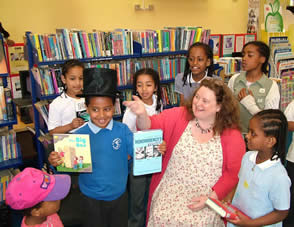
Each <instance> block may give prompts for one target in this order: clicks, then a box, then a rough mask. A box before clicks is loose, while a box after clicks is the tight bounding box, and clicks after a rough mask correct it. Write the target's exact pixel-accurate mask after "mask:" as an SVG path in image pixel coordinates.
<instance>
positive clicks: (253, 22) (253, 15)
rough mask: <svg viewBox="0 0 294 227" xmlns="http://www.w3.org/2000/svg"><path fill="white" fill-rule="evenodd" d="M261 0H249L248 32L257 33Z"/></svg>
mask: <svg viewBox="0 0 294 227" xmlns="http://www.w3.org/2000/svg"><path fill="white" fill-rule="evenodd" d="M259 4H260V1H259V0H248V22H247V33H256V32H257V30H258V21H259Z"/></svg>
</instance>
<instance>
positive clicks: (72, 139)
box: [53, 134, 92, 172]
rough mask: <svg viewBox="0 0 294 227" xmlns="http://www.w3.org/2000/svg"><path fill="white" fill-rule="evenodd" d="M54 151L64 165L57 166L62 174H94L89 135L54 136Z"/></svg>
mask: <svg viewBox="0 0 294 227" xmlns="http://www.w3.org/2000/svg"><path fill="white" fill-rule="evenodd" d="M53 141H54V150H55V151H57V152H58V153H59V155H60V156H61V158H62V160H63V163H62V164H61V165H59V166H57V171H61V172H92V161H91V150H90V138H89V135H83V134H54V135H53Z"/></svg>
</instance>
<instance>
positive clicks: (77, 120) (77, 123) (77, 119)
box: [71, 117, 85, 129]
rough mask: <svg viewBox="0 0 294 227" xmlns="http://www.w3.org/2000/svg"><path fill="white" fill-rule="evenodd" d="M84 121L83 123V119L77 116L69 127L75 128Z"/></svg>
mask: <svg viewBox="0 0 294 227" xmlns="http://www.w3.org/2000/svg"><path fill="white" fill-rule="evenodd" d="M84 123H85V121H84V120H83V119H82V118H79V117H77V118H75V119H73V120H72V122H71V127H72V129H75V128H78V127H80V126H82V125H83V124H84Z"/></svg>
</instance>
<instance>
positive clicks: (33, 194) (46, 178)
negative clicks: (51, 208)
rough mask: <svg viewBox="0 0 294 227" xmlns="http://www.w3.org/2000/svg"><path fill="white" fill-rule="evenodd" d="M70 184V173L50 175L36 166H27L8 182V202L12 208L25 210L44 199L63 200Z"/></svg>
mask: <svg viewBox="0 0 294 227" xmlns="http://www.w3.org/2000/svg"><path fill="white" fill-rule="evenodd" d="M70 186H71V180H70V176H69V175H66V174H56V175H50V174H47V173H45V172H43V171H41V170H38V169H35V168H25V169H24V170H23V171H22V172H20V173H19V174H17V175H16V176H14V177H13V179H12V181H11V182H10V183H9V184H8V187H7V190H6V204H7V205H9V206H10V207H11V208H12V209H15V210H23V209H26V208H31V207H34V206H35V205H37V204H38V203H40V202H42V201H56V200H61V199H63V198H64V197H66V195H67V194H68V192H69V189H70Z"/></svg>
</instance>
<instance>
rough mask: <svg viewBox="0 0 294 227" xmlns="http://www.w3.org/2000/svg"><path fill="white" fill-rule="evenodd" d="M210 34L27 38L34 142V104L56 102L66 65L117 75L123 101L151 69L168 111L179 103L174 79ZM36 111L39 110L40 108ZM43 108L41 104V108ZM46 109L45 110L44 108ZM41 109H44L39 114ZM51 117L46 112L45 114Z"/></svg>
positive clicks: (123, 32)
mask: <svg viewBox="0 0 294 227" xmlns="http://www.w3.org/2000/svg"><path fill="white" fill-rule="evenodd" d="M209 34H210V30H208V29H203V28H201V27H174V28H164V29H161V30H141V31H136V30H129V29H116V30H113V31H107V32H104V31H97V30H93V31H92V32H85V31H83V30H76V29H74V30H72V29H56V33H55V34H33V33H31V32H27V33H26V39H27V44H28V53H29V68H30V75H31V86H32V102H33V104H34V118H35V129H36V137H37V138H38V137H39V135H40V130H42V131H43V130H44V131H45V132H46V131H47V129H46V124H43V123H41V121H43V120H42V118H40V115H39V112H38V109H37V107H36V105H35V104H36V103H38V102H39V101H45V100H47V101H48V100H52V99H54V98H55V97H57V96H58V95H59V94H60V92H61V91H62V82H61V79H60V76H61V65H62V64H63V63H64V62H65V61H66V60H68V59H79V60H80V61H81V62H84V64H85V67H88V68H89V67H101V68H111V69H115V70H117V78H118V89H119V90H120V91H121V92H122V94H123V96H124V99H125V100H128V99H131V97H132V75H133V73H134V72H135V71H137V70H138V69H141V68H143V67H150V68H153V69H155V70H157V71H158V72H159V75H160V79H161V82H162V84H163V86H162V96H163V97H164V98H163V104H164V106H165V108H168V107H172V106H176V105H177V104H178V103H179V98H178V97H177V95H175V94H174V85H173V82H174V78H175V76H176V75H177V74H178V73H179V72H183V71H184V67H185V58H184V57H183V55H186V54H187V49H188V47H189V46H190V45H191V44H192V43H194V42H197V41H202V42H206V43H208V40H209ZM119 103H120V102H119V101H118V105H116V111H115V112H116V113H115V116H114V119H121V118H122V111H121V105H120V104H119ZM37 105H38V104H37ZM39 105H41V104H39ZM46 105H47V106H48V104H44V106H46ZM39 109H40V108H39ZM43 115H47V116H48V110H47V113H46V110H45V109H43ZM37 151H38V154H39V155H38V161H39V164H40V168H41V167H42V164H43V158H44V152H43V148H42V145H41V144H40V143H39V141H37Z"/></svg>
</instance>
